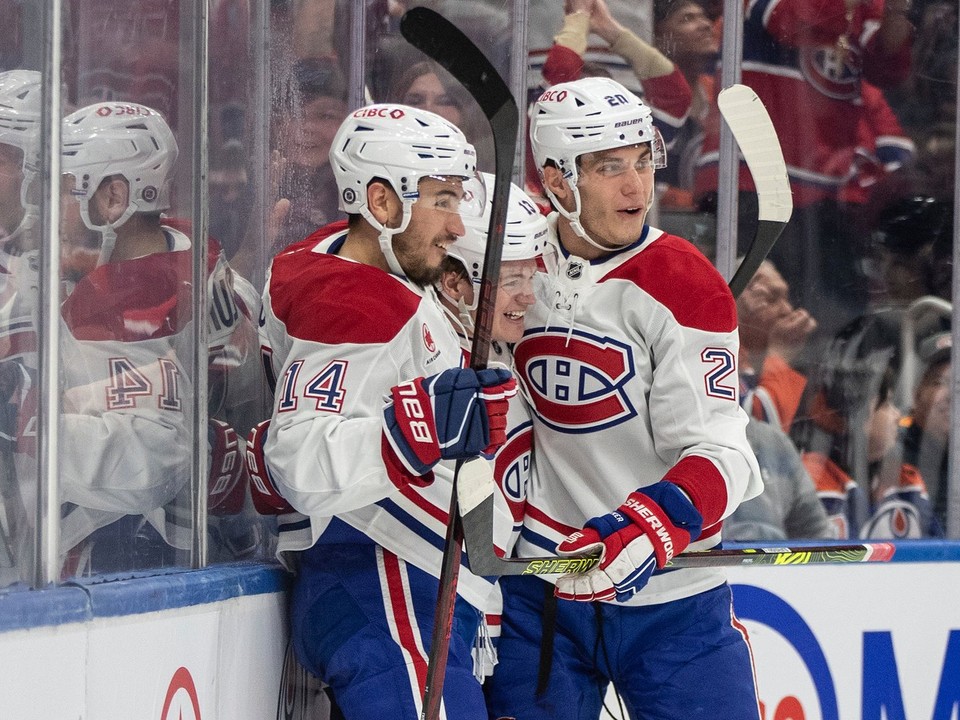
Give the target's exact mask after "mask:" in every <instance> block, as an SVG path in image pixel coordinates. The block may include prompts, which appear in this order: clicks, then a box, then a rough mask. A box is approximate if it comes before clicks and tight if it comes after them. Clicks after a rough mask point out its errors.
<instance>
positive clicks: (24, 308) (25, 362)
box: [0, 70, 41, 586]
mask: <svg viewBox="0 0 960 720" xmlns="http://www.w3.org/2000/svg"><path fill="white" fill-rule="evenodd" d="M40 91H41V85H40V73H39V72H37V71H35V70H9V71H7V72H3V73H0V508H2V514H0V586H2V585H6V584H8V583H10V582H13V581H16V580H18V579H21V578H22V576H23V573H24V571H27V572H29V558H30V557H31V554H32V551H31V547H32V542H33V524H32V522H31V513H29V512H28V509H27V503H32V500H33V497H34V492H35V488H36V481H37V463H36V452H35V450H36V447H35V445H36V434H35V426H36V379H37V378H36V373H37V324H36V309H37V297H38V294H37V288H38V284H39V273H38V271H39V266H40V265H39V263H40V259H39V251H38V249H37V248H38V238H37V227H36V224H37V218H38V216H39V204H38V198H39V195H40V187H39V182H38V180H37V170H38V167H39V164H40ZM31 507H32V505H31Z"/></svg>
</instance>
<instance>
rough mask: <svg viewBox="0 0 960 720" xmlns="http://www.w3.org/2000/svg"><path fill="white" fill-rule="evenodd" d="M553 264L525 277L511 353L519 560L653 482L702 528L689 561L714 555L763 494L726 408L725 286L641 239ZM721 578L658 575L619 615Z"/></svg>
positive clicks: (652, 240)
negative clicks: (532, 295) (728, 523)
mask: <svg viewBox="0 0 960 720" xmlns="http://www.w3.org/2000/svg"><path fill="white" fill-rule="evenodd" d="M556 217H557V216H556V213H554V214H553V215H552V216H551V218H550V220H551V227H552V228H553V231H554V233H553V235H552V237H553V242H556V234H555V233H556ZM558 257H559V263H558V267H557V268H556V270H555V271H554V272H551V273H549V274H545V273H541V274H540V275H538V284H537V285H536V293H537V303H536V304H535V305H533V306H532V307H531V308H530V309H528V311H527V316H526V320H527V322H526V327H527V330H526V331H525V333H524V337H523V339H522V340H521V341H520V343H518V345H517V346H516V348H515V352H514V356H515V357H514V360H515V365H516V371H517V375H518V378H519V380H520V381H522V382H523V384H524V387H525V389H526V392H527V393H528V394H529V396H530V398H531V401H532V403H533V423H534V450H535V457H536V464H535V469H536V472H535V474H534V479H533V482H532V483H531V484H530V487H529V490H528V494H527V502H526V509H525V515H524V525H523V530H522V534H521V538H520V541H519V543H518V545H517V549H518V554H519V555H520V556H521V557H523V556H526V557H531V556H542V555H544V554H545V553H546V554H551V555H552V554H554V552H555V549H556V546H557V543H559V542H560V541H562V540H563V539H564V538H565V537H566V536H567V535H568V534H569V533H571V532H573V531H575V530H578V529H580V528H581V527H582V526H583V525H584V523H585V522H586V521H587V520H589V519H590V518H592V517H595V516H598V515H603V514H605V513H608V512H610V511H612V510H614V509H615V508H616V507H618V506H619V505H620V504H621V503H623V501H624V500H625V499H626V497H627V495H628V494H629V493H630V492H632V491H634V490H636V489H638V488H640V489H642V488H644V487H646V486H649V485H652V484H654V483H656V482H659V481H660V480H663V479H666V480H669V481H671V482H675V483H677V484H678V485H679V486H681V487H682V488H683V489H684V490H685V491H686V493H687V494H688V495H689V496H690V498H691V499H692V501H693V503H694V505H696V507H697V509H698V510H699V511H700V513H701V514H702V515H703V518H704V529H703V532H702V534H701V536H700V539H699V540H697V541H695V542H694V543H692V544H691V546H690V548H689V549H690V550H705V549H708V548H711V547H714V546H715V545H717V544H718V543H719V542H720V527H721V524H722V523H721V521H722V519H723V518H724V517H726V516H728V515H729V514H730V513H732V512H733V511H734V509H736V507H737V505H739V503H740V502H741V501H743V500H746V499H749V498H751V497H754V496H755V495H758V494H759V493H760V492H761V490H762V488H763V485H762V481H761V477H760V471H759V468H758V466H757V461H756V458H755V457H754V455H753V451H752V450H751V449H750V445H749V444H748V442H747V439H746V434H745V427H746V423H747V417H746V414H745V413H744V412H743V411H742V410H741V408H740V405H739V402H738V393H739V386H738V378H737V363H736V361H737V351H738V347H739V339H738V334H737V325H736V309H735V305H734V301H733V297H732V296H731V294H730V291H729V289H728V288H727V286H726V283H724V281H723V278H722V277H721V276H720V275H719V273H717V272H716V270H715V269H714V268H713V266H712V265H711V264H710V263H709V261H708V260H707V259H706V258H705V257H704V256H703V255H702V254H701V253H700V252H699V251H698V250H696V248H694V247H693V245H691V244H690V243H688V242H687V241H686V240H683V239H681V238H679V237H676V236H672V235H668V234H665V233H664V232H663V231H661V230H657V229H655V228H652V227H649V226H648V227H645V228H644V232H643V235H642V236H641V237H640V239H639V240H637V242H636V243H634V244H633V245H631V246H628V247H626V248H624V249H623V250H621V251H618V252H616V253H613V254H611V255H609V256H607V257H605V258H602V259H599V260H594V261H592V262H590V261H586V260H583V259H580V258H577V257H574V256H570V255H569V254H567V253H565V251H564V250H563V249H562V248H560V247H558ZM723 579H724V574H723V572H722V571H720V570H715V569H684V570H668V571H661V572H657V573H655V574H654V576H653V577H652V579H651V580H650V582H649V584H648V586H647V587H646V588H645V589H644V590H643V591H642V592H641V593H638V594H637V595H636V596H635V597H634V598H633V599H632V600H631V601H630V602H629V603H628V604H631V605H645V604H654V603H661V602H667V601H670V600H674V599H677V598H681V597H686V596H689V595H692V594H695V593H697V592H701V591H703V590H707V589H709V588H711V587H714V586H716V585H718V584H720V583H721V582H723Z"/></svg>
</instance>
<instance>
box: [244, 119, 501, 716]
mask: <svg viewBox="0 0 960 720" xmlns="http://www.w3.org/2000/svg"><path fill="white" fill-rule="evenodd" d="M330 161H331V165H332V167H333V170H334V174H335V176H336V180H337V187H338V190H339V193H340V209H341V210H343V211H344V212H346V213H347V214H348V216H349V220H348V221H347V223H342V222H341V223H334V224H333V225H329V226H327V227H325V228H321V229H320V230H318V231H317V232H315V233H314V234H312V235H311V236H309V237H308V238H307V239H306V240H304V241H302V242H300V243H296V244H294V245H291V246H290V247H288V248H286V249H285V250H283V251H282V252H281V253H280V254H278V255H277V256H276V257H275V258H274V260H273V262H272V264H271V268H270V272H269V274H268V278H267V284H266V287H265V289H264V294H263V303H262V311H261V328H260V331H261V333H260V334H261V343H262V345H263V346H264V347H265V348H266V352H267V353H268V355H269V360H270V362H269V365H270V368H271V369H272V371H273V372H274V373H275V378H276V393H275V402H274V411H273V415H272V418H271V419H270V421H269V423H268V424H267V423H265V424H262V425H261V426H259V427H257V428H256V429H255V431H254V432H253V433H252V434H251V437H250V441H249V443H248V452H247V458H248V463H249V464H250V467H251V470H252V477H251V480H252V481H253V485H252V487H253V491H254V495H255V500H256V502H257V503H258V507H260V508H262V509H263V510H265V511H271V510H272V511H275V512H278V513H282V512H284V511H296V512H287V513H286V514H285V515H282V516H281V517H280V518H279V529H280V539H279V545H278V552H279V553H280V555H281V557H282V558H284V559H285V560H286V561H287V562H288V563H291V564H292V565H293V564H295V565H296V566H298V572H297V576H296V580H295V582H294V588H293V593H292V605H291V635H292V642H293V647H294V651H295V653H296V655H297V658H298V659H299V660H300V662H301V664H303V665H304V666H305V667H306V668H307V669H308V670H310V671H311V672H312V673H314V674H315V675H317V676H318V677H320V678H322V679H323V680H324V681H325V682H326V683H328V684H329V686H330V687H331V689H332V691H333V694H334V698H335V700H336V702H337V704H338V705H339V706H340V708H341V709H342V710H343V713H344V715H345V716H346V717H349V718H351V720H362V719H364V718H370V719H371V720H372V719H373V718H377V719H379V718H383V717H393V718H404V719H405V720H416V718H419V717H420V712H421V705H422V696H423V691H424V682H425V679H426V670H427V654H426V650H425V649H426V648H429V647H430V642H431V637H430V634H431V633H430V631H431V627H432V623H433V615H434V611H435V605H436V600H437V591H438V578H439V575H440V565H441V558H442V554H443V547H444V537H445V530H446V526H447V521H448V518H447V511H448V508H449V505H450V491H451V482H450V480H451V477H452V474H451V470H450V468H451V467H452V465H449V464H448V463H447V461H453V460H455V459H458V458H470V457H476V456H478V455H481V454H483V455H486V456H492V455H493V453H495V452H496V450H497V449H498V448H499V447H500V446H501V445H502V444H503V442H504V440H505V425H506V412H507V406H508V402H509V399H510V397H512V396H513V394H515V392H516V389H515V382H514V380H513V377H512V375H511V373H510V372H509V371H507V370H503V369H493V368H491V369H488V370H482V371H474V370H471V369H466V368H464V367H463V364H464V363H463V353H462V351H461V349H460V344H459V342H458V341H457V336H456V334H455V333H454V332H453V330H452V328H451V326H450V323H449V322H448V321H447V319H446V317H445V316H444V313H443V309H442V308H441V306H440V303H439V301H438V299H437V295H436V292H435V290H434V284H435V283H436V282H437V281H439V279H440V277H441V266H442V263H443V260H444V258H445V257H446V255H447V250H448V248H449V247H450V245H451V244H452V243H453V242H454V241H455V240H456V238H457V237H458V236H461V235H463V234H464V226H463V221H462V220H461V214H460V213H461V210H462V209H463V210H466V208H468V207H476V208H478V210H479V208H482V207H483V205H482V204H471V203H463V202H462V201H463V199H464V190H463V182H464V180H466V179H468V178H471V177H474V175H475V172H476V171H475V165H476V155H475V152H474V149H473V146H472V145H470V144H469V143H468V142H467V140H466V138H465V137H464V135H463V133H462V132H460V130H459V129H457V128H456V127H454V126H453V125H451V124H450V123H449V122H447V121H446V120H444V119H443V118H441V117H440V116H438V115H435V114H433V113H430V112H427V111H424V110H418V109H415V108H411V107H407V106H404V105H393V104H386V105H370V106H366V107H362V108H360V109H358V110H356V111H354V112H353V113H351V114H350V115H349V116H348V117H347V118H346V119H345V120H344V122H343V123H342V124H341V126H340V129H339V130H338V132H337V135H336V137H335V139H334V141H333V146H332V148H331V151H330ZM291 551H293V552H292V553H291ZM296 551H300V552H296ZM291 554H292V555H293V557H290V555H291ZM491 590H492V580H490V579H485V578H482V577H477V576H474V575H472V574H471V573H470V572H469V570H468V569H466V568H463V569H462V570H461V571H460V581H459V584H458V594H459V597H458V599H457V602H456V606H455V609H454V622H453V636H452V638H451V642H450V654H449V659H448V665H447V672H446V682H445V684H444V689H443V690H444V691H443V698H444V708H445V710H444V713H445V715H442V717H443V716H445V717H447V718H450V719H451V720H453V719H462V720H485V719H486V717H487V713H486V709H485V705H484V701H483V694H482V692H481V689H480V684H479V682H478V681H477V679H476V678H475V677H474V668H473V661H472V659H471V649H472V647H473V646H474V644H475V640H476V638H477V630H478V627H479V626H480V623H481V619H482V618H481V614H482V610H483V608H484V606H485V604H486V603H487V602H488V600H489V596H490V593H491Z"/></svg>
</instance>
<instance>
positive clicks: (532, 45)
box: [527, 0, 653, 102]
mask: <svg viewBox="0 0 960 720" xmlns="http://www.w3.org/2000/svg"><path fill="white" fill-rule="evenodd" d="M607 5H608V6H609V8H610V12H611V14H612V15H613V16H614V17H616V18H617V19H618V20H619V21H620V22H621V23H623V24H624V25H625V26H626V27H628V28H630V30H631V32H633V33H634V34H635V35H636V36H637V37H639V38H640V39H641V40H644V41H645V42H653V0H607ZM569 13H570V8H569V7H568V3H566V2H563V3H561V2H559V0H528V2H527V19H528V28H527V53H528V57H529V63H528V66H527V73H528V74H527V88H528V91H529V100H530V102H533V101H535V100H536V99H537V97H539V95H540V93H541V92H543V67H544V63H545V62H546V61H547V56H548V55H549V54H550V51H551V49H552V48H553V46H554V44H555V43H556V37H557V35H558V34H559V33H561V32H562V28H563V26H564V23H565V20H566V18H565V15H568V14H569ZM581 55H583V56H584V60H585V61H586V62H589V63H593V64H594V65H596V66H598V67H600V68H603V75H602V77H611V78H612V79H614V80H616V81H617V82H619V83H620V84H621V85H623V86H624V87H625V88H627V90H630V91H631V92H633V93H636V94H638V95H639V94H641V93H642V92H643V87H642V85H641V83H640V82H639V81H638V79H637V76H636V74H635V73H634V70H633V68H632V67H631V66H630V63H629V61H628V60H627V59H625V58H624V57H622V56H621V55H618V54H617V53H616V52H614V51H613V49H612V48H611V47H610V46H609V44H608V43H605V42H598V41H597V40H596V39H595V38H594V39H592V40H590V39H589V38H588V43H587V46H586V49H585V50H584V51H583V52H582V53H581Z"/></svg>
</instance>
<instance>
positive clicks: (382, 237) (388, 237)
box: [360, 200, 413, 277]
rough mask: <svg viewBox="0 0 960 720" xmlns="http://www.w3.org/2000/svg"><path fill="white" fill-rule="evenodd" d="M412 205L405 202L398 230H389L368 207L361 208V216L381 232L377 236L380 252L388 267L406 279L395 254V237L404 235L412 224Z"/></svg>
mask: <svg viewBox="0 0 960 720" xmlns="http://www.w3.org/2000/svg"><path fill="white" fill-rule="evenodd" d="M412 204H413V203H412V202H410V201H407V200H404V202H403V217H402V218H401V220H400V227H396V228H388V227H387V226H386V225H384V224H383V223H381V222H380V221H379V220H377V219H376V218H375V217H374V216H373V213H371V212H370V209H369V208H368V207H367V206H366V205H364V206H363V207H361V208H360V214H361V215H362V216H363V217H364V218H365V219H366V221H367V222H368V223H370V224H371V225H373V227H375V228H376V229H377V230H379V231H380V233H379V235H377V240H379V242H380V252H382V253H383V257H384V259H386V261H387V267H388V268H389V269H390V272H391V273H393V274H394V275H400V276H401V277H406V273H405V272H404V271H403V268H402V267H400V261H399V260H397V255H396V253H394V252H393V236H394V235H397V234H399V233H402V232H403V231H404V230H406V229H407V225H409V224H410V216H411V214H412V213H411V207H410V206H411V205H412Z"/></svg>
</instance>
